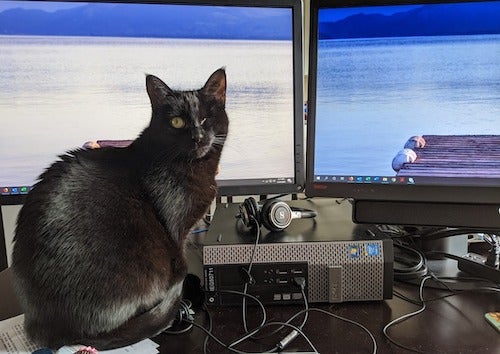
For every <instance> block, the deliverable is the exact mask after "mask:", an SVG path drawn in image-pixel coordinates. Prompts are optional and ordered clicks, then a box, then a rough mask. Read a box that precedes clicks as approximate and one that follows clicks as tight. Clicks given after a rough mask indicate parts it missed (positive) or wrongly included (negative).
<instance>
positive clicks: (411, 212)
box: [305, 0, 500, 231]
mask: <svg viewBox="0 0 500 354" xmlns="http://www.w3.org/2000/svg"><path fill="white" fill-rule="evenodd" d="M499 50H500V1H458V0H457V1H448V0H446V1H444V0H443V1H439V0H438V1H417V0H413V1H386V0H380V1H366V0H354V1H347V0H345V1H343V0H340V1H337V0H312V2H311V37H310V56H309V63H310V66H309V72H308V74H309V89H308V95H309V97H308V129H307V132H308V136H307V140H308V144H307V174H306V188H305V189H306V194H307V195H308V196H314V197H347V198H352V199H355V201H356V202H355V203H354V207H353V217H354V220H355V221H356V222H359V223H365V222H366V223H379V224H400V225H422V226H447V227H468V228H473V229H475V230H478V231H480V230H493V231H495V230H496V231H498V230H500V193H499V190H500V158H499V156H500V155H499V154H500V125H499V124H498V122H499V120H498V118H499V110H498V107H499V106H500V98H499V96H498V86H497V84H496V83H497V82H499V81H500V56H499V55H498V52H499Z"/></svg>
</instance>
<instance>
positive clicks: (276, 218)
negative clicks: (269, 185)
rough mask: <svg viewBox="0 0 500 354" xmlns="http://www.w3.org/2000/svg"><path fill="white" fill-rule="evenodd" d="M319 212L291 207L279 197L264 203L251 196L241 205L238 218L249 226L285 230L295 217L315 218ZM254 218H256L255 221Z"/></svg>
mask: <svg viewBox="0 0 500 354" xmlns="http://www.w3.org/2000/svg"><path fill="white" fill-rule="evenodd" d="M316 215H317V213H316V212H315V211H313V210H309V209H302V208H295V207H290V206H289V205H288V204H287V203H285V202H283V201H281V200H279V199H268V200H266V201H265V202H264V203H263V204H261V203H257V201H256V200H255V199H254V198H252V197H250V198H247V199H245V200H244V201H243V203H242V204H240V206H239V213H238V215H236V218H238V219H241V221H242V222H243V224H244V225H245V226H247V227H252V226H255V225H254V222H256V223H257V224H258V225H259V226H260V225H263V226H265V227H266V228H267V229H268V230H269V231H274V232H279V231H283V230H284V229H285V228H286V227H287V226H288V225H290V223H291V222H292V220H293V219H305V218H314V217H315V216H316ZM253 220H255V221H254V222H253Z"/></svg>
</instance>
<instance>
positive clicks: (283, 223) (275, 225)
mask: <svg viewBox="0 0 500 354" xmlns="http://www.w3.org/2000/svg"><path fill="white" fill-rule="evenodd" d="M261 217H262V225H264V226H265V227H266V228H267V229H268V230H269V231H274V232H279V231H283V230H284V229H285V228H286V227H287V226H288V225H290V223H291V222H292V210H291V209H290V207H289V206H288V204H287V203H285V202H283V201H281V200H272V199H271V200H268V201H267V202H265V203H264V205H263V206H262V210H261Z"/></svg>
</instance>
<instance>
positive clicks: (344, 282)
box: [203, 240, 384, 302]
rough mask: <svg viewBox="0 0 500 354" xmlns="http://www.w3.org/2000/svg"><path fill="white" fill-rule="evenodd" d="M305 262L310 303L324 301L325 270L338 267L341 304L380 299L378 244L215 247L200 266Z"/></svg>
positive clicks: (381, 266)
mask: <svg viewBox="0 0 500 354" xmlns="http://www.w3.org/2000/svg"><path fill="white" fill-rule="evenodd" d="M254 247H257V249H256V251H255V258H254V263H275V262H307V263H308V268H309V270H308V273H309V274H308V276H309V284H308V285H309V288H308V289H309V291H308V299H309V301H310V302H327V301H328V298H329V297H328V294H329V287H328V267H329V266H339V267H341V269H342V272H341V286H340V291H341V296H340V298H341V301H362V300H382V299H383V298H384V296H383V295H384V281H383V279H384V254H383V252H384V249H383V243H382V241H377V240H374V241H335V242H304V243H272V244H259V245H257V246H255V245H253V244H239V245H215V246H204V247H203V264H204V265H219V264H248V263H249V262H250V259H251V257H252V252H253V249H254Z"/></svg>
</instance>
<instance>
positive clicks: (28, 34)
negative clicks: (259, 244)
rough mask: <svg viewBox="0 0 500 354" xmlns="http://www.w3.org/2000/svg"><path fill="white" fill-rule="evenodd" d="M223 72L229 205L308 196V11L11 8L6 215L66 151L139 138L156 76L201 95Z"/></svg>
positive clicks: (2, 49)
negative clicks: (149, 83)
mask: <svg viewBox="0 0 500 354" xmlns="http://www.w3.org/2000/svg"><path fill="white" fill-rule="evenodd" d="M220 67H225V69H226V74H227V80H228V86H227V104H226V110H227V113H228V116H229V120H230V129H229V134H228V138H227V141H226V145H225V148H224V151H223V155H222V159H221V164H220V172H219V175H218V176H217V183H218V185H219V194H221V195H247V194H278V193H294V192H295V193H296V192H298V191H300V190H301V189H303V186H304V167H303V165H304V162H303V150H304V147H303V140H304V139H303V117H304V112H303V105H304V101H303V85H302V82H303V74H302V72H303V70H302V69H303V68H302V12H301V3H300V0H257V1H245V0H236V1H234V0H200V1H183V0H180V1H179V0H176V1H151V0H148V1H145V2H143V3H141V1H140V0H138V1H126V0H125V1H118V2H116V1H110V2H105V1H90V2H75V1H65V2H60V1H56V2H47V1H4V0H1V1H0V82H1V84H0V116H1V119H2V120H1V128H0V188H1V189H0V191H1V197H0V198H1V203H2V204H15V203H22V200H23V195H24V194H26V193H28V192H29V190H30V188H31V186H32V185H34V183H35V181H36V180H37V178H38V176H39V175H40V173H41V172H42V171H43V170H44V169H45V168H46V167H47V166H48V165H50V164H51V163H52V162H53V161H55V160H56V158H57V156H58V155H60V154H62V153H64V152H65V151H67V150H72V149H75V148H78V147H82V146H83V145H84V144H85V143H86V142H88V141H94V142H95V141H97V142H98V143H103V142H104V144H109V143H111V144H126V143H127V141H128V140H131V139H134V138H136V137H137V136H138V134H139V133H140V132H141V130H142V129H143V128H145V127H146V126H147V125H148V123H149V120H150V117H151V108H150V103H149V98H148V96H147V94H146V89H145V76H146V74H154V75H156V76H158V77H160V78H161V79H162V80H164V81H165V82H166V83H167V84H168V85H169V86H170V87H172V88H174V89H198V88H200V87H201V86H203V84H204V83H205V82H206V80H207V79H208V77H209V76H210V74H211V73H212V72H214V71H215V70H216V69H218V68H220ZM110 141H111V142H110ZM91 192H92V191H89V193H91Z"/></svg>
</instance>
